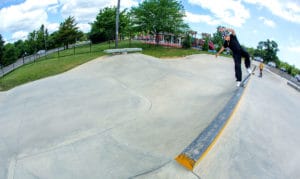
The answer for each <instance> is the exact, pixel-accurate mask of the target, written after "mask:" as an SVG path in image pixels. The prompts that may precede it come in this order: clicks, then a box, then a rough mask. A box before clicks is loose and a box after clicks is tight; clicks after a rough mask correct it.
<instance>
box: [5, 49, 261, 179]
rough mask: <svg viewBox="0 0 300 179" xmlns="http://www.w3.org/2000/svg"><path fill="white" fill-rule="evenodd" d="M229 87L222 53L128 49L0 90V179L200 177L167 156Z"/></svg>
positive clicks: (230, 76) (195, 131) (210, 115)
mask: <svg viewBox="0 0 300 179" xmlns="http://www.w3.org/2000/svg"><path fill="white" fill-rule="evenodd" d="M235 90H236V86H235V81H234V72H233V62H232V59H230V58H229V59H228V58H223V57H219V58H215V57H214V56H211V55H192V56H188V57H184V58H180V59H163V60H161V59H156V58H153V57H150V56H145V55H142V54H126V55H116V56H108V57H102V58H99V59H96V60H93V61H91V62H89V63H86V64H84V65H81V66H79V67H77V68H75V69H73V70H71V71H68V72H66V73H63V74H60V75H57V76H53V77H49V78H46V79H42V80H38V81H35V82H31V83H28V84H25V85H22V86H20V87H16V88H14V89H12V90H10V91H7V92H1V93H0V178H1V179H2V178H3V179H32V178H63V179H65V178H66V179H69V178H72V179H74V178H75V179H76V178H118V179H119V178H198V176H199V174H197V173H191V172H189V171H187V170H185V169H184V168H182V167H181V166H180V165H178V164H177V163H176V162H175V161H174V158H175V156H176V155H178V154H179V153H180V152H181V151H182V150H183V149H184V148H185V147H186V146H187V145H188V144H190V142H191V141H193V140H194V138H195V137H197V136H198V135H199V133H200V132H201V131H202V130H203V129H204V128H205V127H206V126H207V125H208V124H209V123H210V122H211V121H212V120H213V119H214V118H215V117H216V115H217V114H218V112H219V111H220V110H221V109H223V108H224V105H225V104H226V103H227V101H228V100H229V99H230V97H231V96H232V94H233V93H234V91H235ZM249 91H250V90H249ZM254 114H255V113H254Z"/></svg>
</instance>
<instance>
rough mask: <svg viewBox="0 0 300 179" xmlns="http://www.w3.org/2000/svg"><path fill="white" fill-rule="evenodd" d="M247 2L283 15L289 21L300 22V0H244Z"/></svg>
mask: <svg viewBox="0 0 300 179" xmlns="http://www.w3.org/2000/svg"><path fill="white" fill-rule="evenodd" d="M243 1H244V2H246V3H250V4H257V5H259V6H262V7H264V8H266V9H268V10H270V11H271V12H272V14H273V15H276V16H278V17H281V18H283V19H285V20H287V21H290V22H294V23H300V3H299V1H291V0H287V1H281V0H263V1H262V0H243Z"/></svg>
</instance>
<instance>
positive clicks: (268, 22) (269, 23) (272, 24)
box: [259, 16, 276, 27]
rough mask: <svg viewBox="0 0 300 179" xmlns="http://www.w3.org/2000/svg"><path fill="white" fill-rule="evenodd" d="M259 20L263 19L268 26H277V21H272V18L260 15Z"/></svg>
mask: <svg viewBox="0 0 300 179" xmlns="http://www.w3.org/2000/svg"><path fill="white" fill-rule="evenodd" d="M259 20H261V21H263V23H264V24H265V25H267V26H269V27H275V26H276V24H275V22H274V21H272V20H270V19H267V18H265V17H262V16H261V17H259Z"/></svg>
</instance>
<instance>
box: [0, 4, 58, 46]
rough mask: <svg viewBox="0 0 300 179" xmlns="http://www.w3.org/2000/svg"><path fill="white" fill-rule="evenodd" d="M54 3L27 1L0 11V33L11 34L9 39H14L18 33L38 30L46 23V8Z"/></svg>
mask: <svg viewBox="0 0 300 179" xmlns="http://www.w3.org/2000/svg"><path fill="white" fill-rule="evenodd" d="M55 3H57V0H48V1H41V0H27V1H25V2H24V3H22V4H18V5H13V6H10V7H6V8H2V9H0V19H1V23H0V31H3V32H6V33H10V34H13V35H12V37H11V38H12V39H15V38H17V36H19V34H20V33H23V34H24V33H28V32H30V31H32V30H34V29H37V28H39V27H40V26H41V25H42V24H45V23H46V22H47V19H48V14H47V11H46V8H47V7H48V6H51V5H53V4H55ZM12 39H9V40H12Z"/></svg>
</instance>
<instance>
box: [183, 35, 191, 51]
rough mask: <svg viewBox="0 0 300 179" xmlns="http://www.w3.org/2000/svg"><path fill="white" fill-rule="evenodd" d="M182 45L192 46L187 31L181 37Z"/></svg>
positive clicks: (186, 47) (185, 46) (184, 46)
mask: <svg viewBox="0 0 300 179" xmlns="http://www.w3.org/2000/svg"><path fill="white" fill-rule="evenodd" d="M182 47H183V48H185V49H188V48H191V47H192V37H191V36H190V34H189V33H186V35H185V37H184V39H183V42H182Z"/></svg>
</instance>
